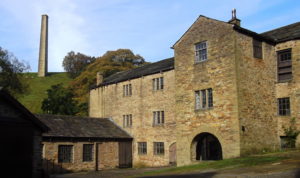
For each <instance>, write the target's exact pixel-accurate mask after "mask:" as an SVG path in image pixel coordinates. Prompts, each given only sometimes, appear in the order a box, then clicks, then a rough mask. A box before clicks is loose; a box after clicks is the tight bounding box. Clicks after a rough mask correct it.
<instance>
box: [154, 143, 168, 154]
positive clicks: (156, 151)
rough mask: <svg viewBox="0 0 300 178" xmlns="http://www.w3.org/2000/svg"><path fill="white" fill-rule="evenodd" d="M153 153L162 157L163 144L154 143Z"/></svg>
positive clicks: (163, 151) (163, 152)
mask: <svg viewBox="0 0 300 178" xmlns="http://www.w3.org/2000/svg"><path fill="white" fill-rule="evenodd" d="M153 144H154V151H153V153H154V154H155V155H163V154H165V148H164V142H154V143H153Z"/></svg>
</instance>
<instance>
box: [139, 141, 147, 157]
mask: <svg viewBox="0 0 300 178" xmlns="http://www.w3.org/2000/svg"><path fill="white" fill-rule="evenodd" d="M138 154H139V155H146V154H147V142H138Z"/></svg>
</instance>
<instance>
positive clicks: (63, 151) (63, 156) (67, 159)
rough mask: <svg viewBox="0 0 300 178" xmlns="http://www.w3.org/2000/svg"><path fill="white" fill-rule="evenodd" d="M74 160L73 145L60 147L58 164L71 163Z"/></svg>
mask: <svg viewBox="0 0 300 178" xmlns="http://www.w3.org/2000/svg"><path fill="white" fill-rule="evenodd" d="M72 158H73V145H59V146H58V162H59V163H71V162H72Z"/></svg>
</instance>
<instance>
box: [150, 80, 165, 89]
mask: <svg viewBox="0 0 300 178" xmlns="http://www.w3.org/2000/svg"><path fill="white" fill-rule="evenodd" d="M152 86H153V90H154V91H156V90H162V89H164V78H163V77H159V78H154V79H152Z"/></svg>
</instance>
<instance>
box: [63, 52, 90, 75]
mask: <svg viewBox="0 0 300 178" xmlns="http://www.w3.org/2000/svg"><path fill="white" fill-rule="evenodd" d="M94 61H95V58H94V57H90V56H87V55H85V54H82V53H77V54H75V52H74V51H71V52H69V53H68V54H67V55H66V56H65V58H64V60H63V67H64V69H65V71H66V72H68V74H69V76H70V77H71V78H75V77H77V76H78V75H80V73H81V72H82V71H83V70H84V69H85V67H86V66H87V65H89V64H91V63H93V62H94Z"/></svg>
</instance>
